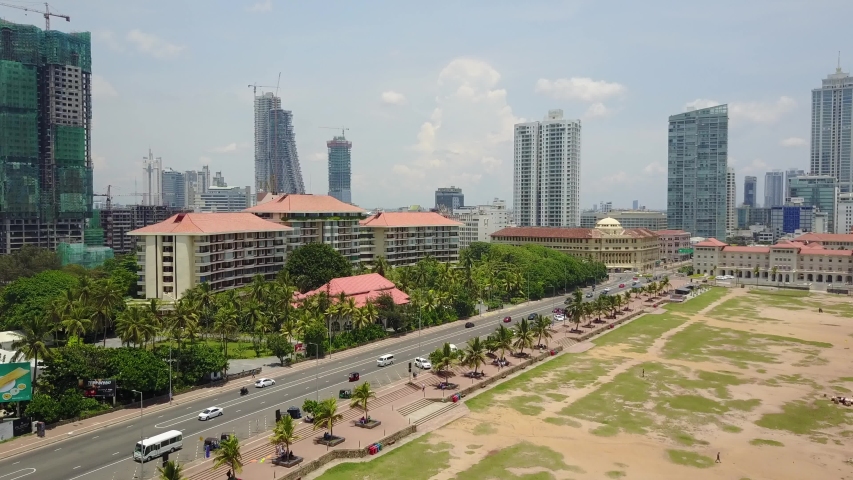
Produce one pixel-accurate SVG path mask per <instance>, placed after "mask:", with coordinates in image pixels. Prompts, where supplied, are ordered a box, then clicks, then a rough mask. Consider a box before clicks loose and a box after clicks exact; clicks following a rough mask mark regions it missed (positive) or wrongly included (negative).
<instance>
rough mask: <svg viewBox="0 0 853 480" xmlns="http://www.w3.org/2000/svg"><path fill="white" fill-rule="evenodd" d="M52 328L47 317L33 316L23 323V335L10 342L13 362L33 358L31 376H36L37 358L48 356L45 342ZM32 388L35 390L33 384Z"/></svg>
mask: <svg viewBox="0 0 853 480" xmlns="http://www.w3.org/2000/svg"><path fill="white" fill-rule="evenodd" d="M54 329H55V326H54V325H53V324H52V323H51V322H50V319H48V318H47V317H34V318H31V319H29V320H28V321H27V322H26V323H25V324H24V325H23V328H22V330H23V337H22V338H19V339H18V340H15V341H14V342H12V350H14V351H15V354H14V355H13V356H12V361H13V362H15V361H18V360H20V359H24V360H29V359H31V358H32V359H33V360H34V363H35V368H34V369H33V378H36V379H37V378H38V369H39V358H47V357H49V356H50V350H48V348H47V344H46V342H47V338H48V336H49V335H50V334H51V333H52V332H53V331H54ZM33 390H35V386H34V387H33Z"/></svg>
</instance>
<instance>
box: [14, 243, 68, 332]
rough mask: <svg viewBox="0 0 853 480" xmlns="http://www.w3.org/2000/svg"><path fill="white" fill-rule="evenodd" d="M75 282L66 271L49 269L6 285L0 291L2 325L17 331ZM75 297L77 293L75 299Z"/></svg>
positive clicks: (46, 308) (43, 310)
mask: <svg viewBox="0 0 853 480" xmlns="http://www.w3.org/2000/svg"><path fill="white" fill-rule="evenodd" d="M0 258H2V256H0ZM77 282H78V280H77V278H75V277H74V276H72V275H69V274H67V273H65V272H61V271H58V270H48V271H45V272H41V273H38V274H36V275H33V276H32V277H22V278H19V279H17V280H15V281H13V282H12V283H10V284H8V285H6V287H4V288H3V290H2V292H0V318H2V328H3V329H4V330H20V329H21V327H22V326H23V325H24V323H26V322H27V321H29V320H31V319H34V318H39V317H44V316H45V315H46V314H47V313H48V310H49V308H50V305H51V303H52V302H53V301H54V300H55V299H57V298H58V297H60V296H64V295H65V292H66V291H68V290H70V289H73V288H74V287H75V286H76V285H77ZM78 299H79V296H78V297H77V298H75V300H78ZM84 304H85V303H84Z"/></svg>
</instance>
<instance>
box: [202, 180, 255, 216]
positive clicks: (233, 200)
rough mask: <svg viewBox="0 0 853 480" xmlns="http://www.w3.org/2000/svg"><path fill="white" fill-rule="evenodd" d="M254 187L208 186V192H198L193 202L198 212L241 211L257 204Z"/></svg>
mask: <svg viewBox="0 0 853 480" xmlns="http://www.w3.org/2000/svg"><path fill="white" fill-rule="evenodd" d="M254 202H255V197H254V196H253V195H252V187H249V186H246V187H243V188H240V187H208V189H207V192H206V193H197V194H196V195H195V200H194V202H193V207H194V210H195V211H197V212H205V213H216V212H239V211H242V210H245V209H247V208H249V207H252V206H254V205H255V203H254Z"/></svg>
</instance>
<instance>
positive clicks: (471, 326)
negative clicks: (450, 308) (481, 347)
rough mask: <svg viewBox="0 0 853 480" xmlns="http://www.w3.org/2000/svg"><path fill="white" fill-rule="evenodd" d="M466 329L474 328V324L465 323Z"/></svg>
mask: <svg viewBox="0 0 853 480" xmlns="http://www.w3.org/2000/svg"><path fill="white" fill-rule="evenodd" d="M465 328H474V322H465Z"/></svg>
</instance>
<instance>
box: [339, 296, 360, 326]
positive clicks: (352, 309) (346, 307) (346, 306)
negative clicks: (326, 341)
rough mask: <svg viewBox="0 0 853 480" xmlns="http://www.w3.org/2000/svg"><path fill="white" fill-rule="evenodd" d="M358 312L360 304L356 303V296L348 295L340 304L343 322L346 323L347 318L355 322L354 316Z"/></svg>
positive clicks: (340, 314)
mask: <svg viewBox="0 0 853 480" xmlns="http://www.w3.org/2000/svg"><path fill="white" fill-rule="evenodd" d="M357 313H358V305H356V303H355V298H353V297H347V298H346V299H345V300H344V301H343V302H341V303H340V304H339V305H338V315H339V316H340V318H341V322H342V323H346V322H345V320H346V319H349V320H350V322H351V323H355V322H354V321H353V320H354V318H353V317H355V316H356V315H357ZM353 326H354V325H353Z"/></svg>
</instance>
